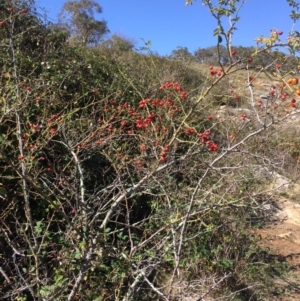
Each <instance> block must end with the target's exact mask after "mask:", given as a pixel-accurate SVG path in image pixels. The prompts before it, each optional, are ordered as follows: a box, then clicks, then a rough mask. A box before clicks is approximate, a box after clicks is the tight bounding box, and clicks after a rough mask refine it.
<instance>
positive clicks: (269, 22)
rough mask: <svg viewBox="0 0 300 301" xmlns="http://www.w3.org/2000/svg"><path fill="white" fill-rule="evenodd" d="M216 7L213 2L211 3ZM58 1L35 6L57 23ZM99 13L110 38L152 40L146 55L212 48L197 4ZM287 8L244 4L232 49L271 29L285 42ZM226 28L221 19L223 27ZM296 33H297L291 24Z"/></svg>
mask: <svg viewBox="0 0 300 301" xmlns="http://www.w3.org/2000/svg"><path fill="white" fill-rule="evenodd" d="M216 2H217V1H216ZM63 3H64V1H62V0H37V6H38V7H39V6H40V7H44V8H46V10H47V11H48V18H49V20H51V21H53V22H54V21H56V20H57V14H58V13H59V11H60V9H61V7H62V4H63ZM98 3H99V4H100V5H101V7H102V8H103V13H102V14H101V15H99V16H97V18H98V19H104V20H106V21H107V25H108V28H109V30H110V32H111V33H116V34H119V35H122V36H124V37H127V38H130V39H132V40H134V41H135V42H137V47H139V46H143V43H142V42H141V39H144V40H145V41H149V40H150V41H151V42H152V46H151V50H152V51H154V52H157V53H159V54H160V55H169V54H171V52H172V50H174V49H176V48H177V47H178V46H181V47H187V48H188V50H189V51H190V52H191V53H193V52H194V51H195V50H196V49H198V48H205V47H208V46H213V45H215V44H216V38H213V35H212V33H213V30H214V29H215V28H216V27H217V25H216V21H215V19H214V18H213V17H212V16H211V15H210V14H209V12H208V9H207V7H206V6H203V5H202V1H201V0H197V1H195V2H194V4H193V5H189V6H186V5H185V0H99V1H98ZM290 11H291V8H290V7H289V6H288V4H287V2H286V0H248V1H247V2H246V3H245V5H244V7H243V9H242V10H241V13H240V16H241V20H240V21H239V23H238V24H237V27H238V30H237V31H236V32H235V34H234V36H233V45H241V46H250V45H255V43H254V39H255V38H257V37H259V36H261V35H265V36H268V35H269V32H270V30H271V29H272V28H276V29H278V30H282V31H283V32H284V35H283V36H282V39H283V40H285V39H286V37H287V34H288V32H289V31H290V30H291V28H292V25H293V24H292V21H291V20H290V18H289V14H290ZM224 24H225V25H226V26H227V25H228V21H227V20H226V21H225V23H224ZM294 29H295V30H298V31H300V30H299V24H296V27H295V28H294Z"/></svg>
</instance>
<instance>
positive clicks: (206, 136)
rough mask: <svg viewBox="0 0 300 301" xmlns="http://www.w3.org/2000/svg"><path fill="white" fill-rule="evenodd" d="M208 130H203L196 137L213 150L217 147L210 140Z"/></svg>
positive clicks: (217, 147)
mask: <svg viewBox="0 0 300 301" xmlns="http://www.w3.org/2000/svg"><path fill="white" fill-rule="evenodd" d="M210 135H211V133H210V131H205V132H203V133H199V134H198V137H199V138H200V139H201V140H200V141H201V143H202V144H204V145H206V146H207V147H208V149H209V151H211V152H215V151H217V150H218V149H219V146H218V144H216V143H215V142H213V141H211V140H210Z"/></svg>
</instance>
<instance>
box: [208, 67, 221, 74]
mask: <svg viewBox="0 0 300 301" xmlns="http://www.w3.org/2000/svg"><path fill="white" fill-rule="evenodd" d="M209 71H210V75H212V76H218V77H220V76H221V75H222V74H223V69H222V68H220V69H219V70H216V69H214V67H213V66H210V67H209Z"/></svg>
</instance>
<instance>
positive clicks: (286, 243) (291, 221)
mask: <svg viewBox="0 0 300 301" xmlns="http://www.w3.org/2000/svg"><path fill="white" fill-rule="evenodd" d="M278 206H279V210H278V211H277V213H276V214H275V215H276V217H277V218H278V221H276V222H274V223H271V224H270V225H268V226H266V227H264V228H263V229H260V230H258V231H257V235H260V236H261V238H262V240H261V246H262V247H263V248H267V249H268V250H269V252H270V253H272V254H274V255H276V256H278V259H281V260H283V261H286V262H287V263H288V264H290V271H289V272H288V273H287V275H285V276H284V277H281V276H275V277H277V278H278V279H276V283H277V284H278V287H277V288H276V291H277V292H278V295H277V296H274V299H273V300H280V301H299V300H300V199H299V203H297V202H296V201H290V200H288V199H283V200H281V201H279V202H278Z"/></svg>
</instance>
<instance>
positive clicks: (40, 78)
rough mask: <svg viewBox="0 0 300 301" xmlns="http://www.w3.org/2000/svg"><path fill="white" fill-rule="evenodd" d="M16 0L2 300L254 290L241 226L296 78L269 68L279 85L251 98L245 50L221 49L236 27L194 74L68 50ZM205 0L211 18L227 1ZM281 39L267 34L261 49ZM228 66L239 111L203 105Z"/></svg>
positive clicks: (6, 111)
mask: <svg viewBox="0 0 300 301" xmlns="http://www.w3.org/2000/svg"><path fill="white" fill-rule="evenodd" d="M225 2H226V3H227V1H225ZM225 2H224V3H225ZM233 2H234V3H235V4H236V1H233ZM13 3H14V5H13V7H12V6H10V5H8V2H5V4H3V5H1V23H0V26H1V30H0V34H1V46H2V47H4V48H5V49H6V51H5V52H3V53H2V54H1V68H2V70H1V74H2V77H1V80H2V86H1V118H0V162H1V164H0V172H1V184H2V186H1V188H2V192H1V191H0V192H1V204H2V206H1V211H0V214H1V236H0V241H1V246H3V247H2V249H1V260H2V263H1V269H0V273H1V282H0V287H1V293H0V296H1V298H2V299H3V300H5V299H6V300H12V299H15V300H124V301H125V300H160V299H161V300H177V299H178V298H179V299H180V298H184V297H197V298H198V299H199V298H200V300H201V299H202V298H204V297H205V296H207V295H208V294H211V295H212V296H217V295H218V294H222V293H223V294H224V293H225V292H226V293H228V295H231V294H236V295H237V296H238V297H239V298H244V299H243V300H246V299H245V298H246V297H245V296H247V293H250V292H251V294H252V295H255V296H264V294H265V293H266V292H265V290H264V287H263V285H262V284H263V283H264V281H265V279H263V277H262V276H260V277H259V278H255V277H254V276H253V274H251V273H248V271H249V269H250V268H251V269H255V268H256V267H257V265H256V262H253V260H252V259H253V256H254V255H253V254H255V252H256V251H257V250H256V249H255V247H254V245H255V244H254V243H255V240H254V239H252V238H251V237H249V227H250V226H251V216H253V212H255V210H256V209H259V204H257V202H256V201H255V200H256V198H258V197H260V196H262V195H265V194H267V192H266V191H265V188H264V185H263V184H264V181H265V179H263V178H260V177H259V175H260V174H261V173H260V171H261V168H265V169H267V170H270V171H276V170H278V164H280V162H279V161H278V158H276V160H275V162H274V160H273V157H272V152H271V151H266V148H268V145H269V141H270V140H272V133H274V129H276V127H278V126H280V125H281V124H282V123H285V122H287V121H288V120H289V118H291V117H294V116H296V114H297V105H298V101H299V95H300V93H299V92H298V91H299V84H298V81H297V80H295V79H293V80H291V81H290V80H289V79H287V78H286V76H285V74H284V72H282V71H281V70H280V67H279V66H278V68H277V70H278V79H279V81H280V83H279V84H278V85H274V86H271V87H270V90H269V91H268V93H269V95H268V98H267V100H266V101H265V100H262V99H259V98H258V97H257V96H256V95H255V94H254V91H255V84H254V83H252V80H253V78H252V72H253V71H251V74H250V73H249V68H248V67H249V65H250V64H251V63H252V60H251V57H250V58H249V57H247V58H239V53H238V52H237V51H236V50H234V49H231V47H230V45H231V44H230V40H228V38H229V36H231V35H232V32H233V29H234V26H235V24H232V25H231V27H230V28H229V34H228V35H227V34H226V33H224V32H222V31H221V32H217V34H218V35H219V36H223V35H224V38H225V40H226V41H227V46H228V54H229V56H230V64H229V65H228V66H223V65H222V64H220V66H218V69H217V70H216V67H209V66H207V70H208V73H209V74H208V76H207V77H205V76H204V75H202V74H200V75H199V74H198V73H195V71H194V69H192V68H189V66H186V65H183V64H181V63H178V62H171V61H168V59H166V58H160V57H157V56H153V55H145V54H138V53H133V52H127V53H126V54H124V55H122V56H116V55H115V53H114V52H113V50H111V49H106V48H105V47H104V46H102V47H97V48H86V47H80V46H76V47H71V46H69V45H68V44H67V42H66V40H65V39H66V36H64V35H63V34H61V33H60V32H59V31H55V30H54V31H53V30H51V28H49V27H47V26H45V25H43V24H42V23H41V22H40V21H39V20H38V18H37V17H36V16H35V15H34V12H33V11H31V10H30V7H26V5H24V3H23V2H20V3H19V2H13ZM230 3H231V2H230ZM204 4H206V5H208V6H209V8H210V9H211V12H212V13H213V14H216V16H217V18H219V20H220V18H221V17H222V14H223V12H224V10H219V11H218V10H212V8H213V6H212V3H211V1H205V3H204ZM226 5H229V4H228V3H227V4H226ZM226 5H225V8H224V9H225V11H226V10H227V11H229V10H228V9H229V8H228V7H227V6H226ZM231 5H233V4H231ZM234 7H235V6H234ZM25 9H26V11H25ZM235 12H236V11H235V10H233V12H232V13H233V14H234V13H235ZM20 18H23V19H22V22H20V24H19V23H18V22H19V20H20ZM26 25H30V26H31V25H32V27H33V29H34V32H37V33H39V34H37V35H32V36H33V37H34V38H32V39H30V35H29V33H31V32H30V31H29V29H28V28H31V27H30V26H29V27H28V28H27V27H26ZM20 33H23V35H20ZM37 36H38V37H42V38H41V39H40V40H39V41H37V40H36V37H37ZM226 37H227V38H226ZM281 37H282V34H281V33H280V34H279V31H276V32H275V31H272V32H271V36H270V37H269V38H268V39H267V38H265V40H263V39H262V40H260V41H259V42H261V43H264V45H263V46H264V47H263V49H262V50H260V51H267V50H268V51H269V50H271V49H272V47H273V46H276V45H277V44H280V43H281V42H282V41H281ZM289 39H290V42H288V45H287V46H290V47H292V46H293V47H294V48H295V47H296V37H294V36H293V34H291V35H290V37H289ZM49 41H51V42H49ZM219 41H221V39H220V38H219ZM291 45H292V46H291ZM274 64H276V60H274ZM274 64H273V65H274ZM273 65H272V66H273ZM272 66H266V68H268V67H270V68H271V67H272ZM165 67H168V68H165ZM240 70H244V74H245V79H244V81H245V83H246V84H247V91H246V92H245V90H243V89H239V90H238V91H239V93H236V91H237V90H236V89H235V90H232V91H231V88H230V87H227V91H225V92H224V94H226V95H229V96H230V95H231V96H230V97H231V99H232V98H233V99H234V101H235V102H237V103H239V102H240V101H241V99H243V100H244V101H245V100H247V107H245V106H244V105H243V104H240V105H239V106H237V107H238V109H233V108H229V110H222V109H221V110H220V109H219V108H218V107H216V106H213V105H212V104H211V102H210V99H209V96H210V95H211V94H212V95H213V89H214V88H215V87H218V86H219V85H222V83H223V82H224V81H226V79H227V78H228V77H230V76H231V75H232V74H234V73H236V72H237V71H240ZM254 76H255V77H259V76H260V72H257V73H256V74H254ZM245 102H246V101H245ZM228 107H229V106H228ZM258 141H259V143H258ZM280 166H281V165H280ZM3 189H4V190H5V192H6V194H4V193H3V191H4V190H3ZM269 193H270V192H269ZM266 264H267V263H266ZM270 279H271V278H268V280H270ZM258 284H259V286H258ZM256 285H257V286H256ZM250 287H252V288H251V289H250ZM253 287H257V288H256V290H255V291H254V292H253ZM247 300H248V299H247Z"/></svg>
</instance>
